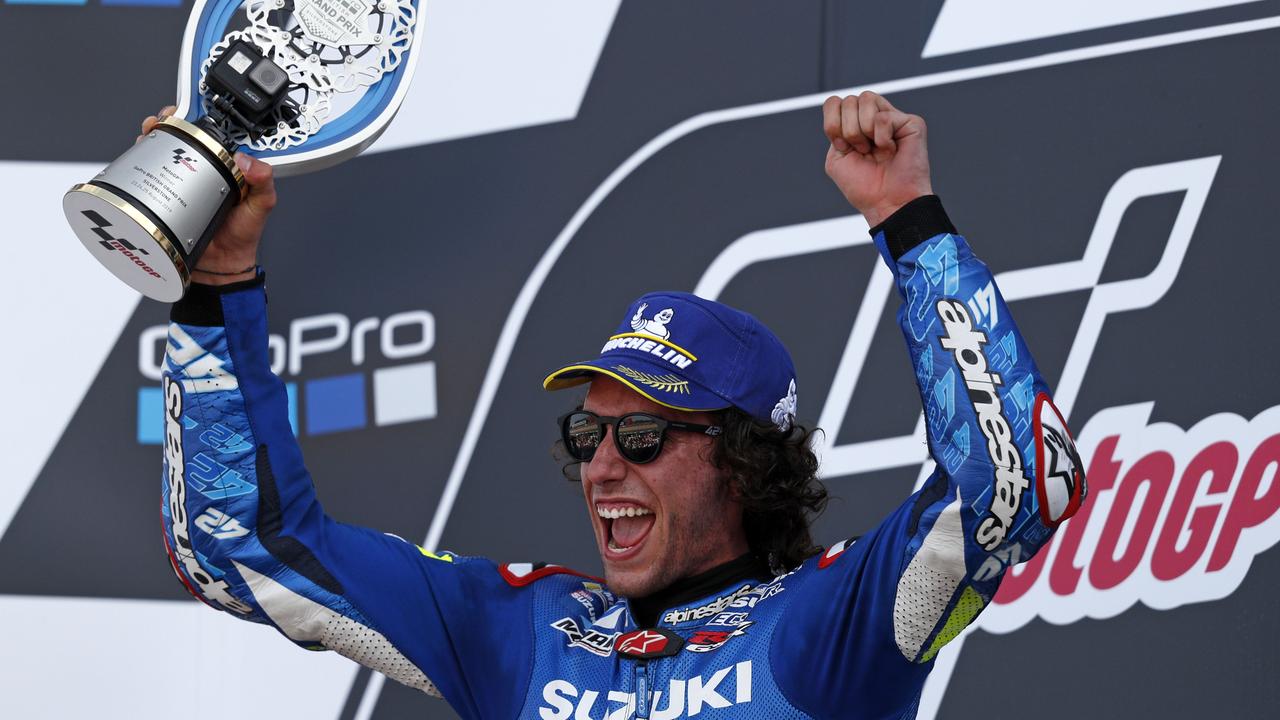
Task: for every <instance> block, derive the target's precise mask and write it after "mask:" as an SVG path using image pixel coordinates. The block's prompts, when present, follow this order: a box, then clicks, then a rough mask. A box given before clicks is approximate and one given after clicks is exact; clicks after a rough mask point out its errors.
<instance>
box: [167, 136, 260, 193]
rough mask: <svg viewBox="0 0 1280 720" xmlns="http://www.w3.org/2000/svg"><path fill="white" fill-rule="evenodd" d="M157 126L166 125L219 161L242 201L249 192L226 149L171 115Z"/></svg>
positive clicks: (241, 174) (242, 174) (233, 159)
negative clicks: (234, 183)
mask: <svg viewBox="0 0 1280 720" xmlns="http://www.w3.org/2000/svg"><path fill="white" fill-rule="evenodd" d="M158 125H168V126H169V127H172V128H173V129H175V130H177V131H178V132H181V133H182V134H183V135H186V136H188V137H190V138H191V139H192V140H195V141H196V142H198V143H200V145H201V146H202V147H204V149H205V150H208V151H209V152H210V153H211V154H212V155H213V156H214V157H216V158H218V159H219V160H221V161H222V164H223V165H224V166H225V167H226V168H227V170H228V171H229V172H230V173H231V176H232V177H234V178H235V180H236V184H237V185H238V186H240V199H241V200H243V199H244V196H245V194H246V193H247V192H248V190H249V186H248V184H246V183H245V181H244V173H242V172H240V166H239V165H237V164H236V159H235V157H234V156H232V154H231V153H229V152H227V149H226V148H225V147H223V146H222V143H220V142H218V141H217V140H214V139H213V137H212V136H211V135H209V133H207V132H205V131H204V130H203V129H202V128H200V126H198V125H192V124H191V123H189V122H187V121H186V120H183V119H182V118H180V117H176V116H173V115H170V116H169V117H167V118H165V119H163V120H161V121H160V122H159V123H158Z"/></svg>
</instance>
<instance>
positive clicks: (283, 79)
mask: <svg viewBox="0 0 1280 720" xmlns="http://www.w3.org/2000/svg"><path fill="white" fill-rule="evenodd" d="M205 82H206V84H207V85H208V86H209V91H210V92H212V93H216V94H217V95H218V96H220V97H221V99H223V100H229V101H230V104H231V109H232V110H234V112H231V113H229V114H230V115H231V116H232V117H233V118H235V119H237V120H240V121H242V122H247V123H248V124H249V127H246V128H245V130H248V131H249V132H250V133H251V134H257V133H259V132H261V131H262V130H263V129H264V128H262V127H261V123H262V121H263V120H264V119H265V118H266V117H267V116H268V115H269V114H270V113H271V111H272V110H273V109H275V108H276V106H277V105H279V104H280V101H281V100H283V99H284V96H285V93H286V92H287V91H288V89H289V73H287V72H285V70H284V68H281V67H280V66H279V65H277V64H275V63H274V62H272V61H271V60H270V59H268V58H267V57H266V56H264V55H263V54H262V52H261V51H260V50H258V48H257V47H256V46H254V45H253V44H251V43H247V42H244V41H243V40H238V41H236V42H235V43H233V44H232V45H231V46H230V47H228V48H227V49H226V51H224V52H223V53H222V55H220V56H218V59H217V60H216V61H214V63H213V66H212V67H210V68H209V73H208V75H207V76H206V77H205Z"/></svg>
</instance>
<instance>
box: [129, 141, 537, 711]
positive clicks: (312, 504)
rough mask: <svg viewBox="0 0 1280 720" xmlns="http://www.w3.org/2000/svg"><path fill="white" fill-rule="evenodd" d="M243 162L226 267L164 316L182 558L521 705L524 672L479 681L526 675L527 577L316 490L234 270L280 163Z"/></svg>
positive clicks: (471, 698) (361, 647)
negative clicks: (351, 511)
mask: <svg viewBox="0 0 1280 720" xmlns="http://www.w3.org/2000/svg"><path fill="white" fill-rule="evenodd" d="M144 131H145V127H144ZM242 167H244V172H245V175H246V177H247V178H248V180H249V182H250V184H251V188H252V189H251V191H250V193H249V195H248V198H247V199H246V200H245V201H244V202H243V203H242V204H241V205H240V206H238V207H237V208H236V209H235V210H234V211H233V214H232V215H231V217H230V218H229V219H228V221H227V223H226V224H225V225H224V226H223V228H222V229H221V230H220V231H219V233H218V235H217V236H215V238H214V240H213V246H212V247H211V249H210V251H209V252H208V253H206V254H205V256H204V257H203V258H202V259H201V268H203V269H205V270H213V271H215V272H216V273H232V274H231V275H225V274H212V273H204V274H203V275H201V274H199V273H197V275H196V278H197V280H198V281H205V280H207V281H208V283H207V284H196V285H193V286H192V287H191V289H190V290H189V292H188V294H187V295H186V297H184V298H183V299H182V300H181V301H179V302H178V303H176V304H175V305H174V306H173V310H172V315H171V323H170V325H169V342H168V346H167V348H166V355H165V362H164V373H163V392H164V411H165V417H164V423H165V443H164V479H163V483H162V493H163V502H162V508H161V517H162V523H163V530H164V542H165V547H166V549H167V551H168V555H169V559H170V561H171V564H172V566H173V570H174V572H175V573H176V574H177V576H178V578H179V579H180V580H181V581H182V583H183V584H184V585H185V586H186V588H187V590H188V591H189V592H190V593H191V594H192V595H194V596H195V597H196V598H197V599H199V600H201V601H203V602H205V603H206V604H208V605H210V606H212V607H214V608H217V609H219V610H223V611H226V612H227V613H229V614H231V615H233V616H235V617H238V618H241V619H245V620H251V621H254V622H260V623H265V624H268V625H271V626H273V627H275V628H276V629H277V630H278V631H279V632H280V633H282V634H283V635H285V636H286V637H287V638H289V639H290V640H292V641H293V642H294V643H296V644H298V645H300V646H302V647H304V648H307V649H312V650H323V649H329V650H334V651H337V652H338V653H340V654H342V655H345V656H347V657H349V658H351V659H353V660H355V661H357V662H359V663H361V664H364V665H366V666H368V667H370V668H372V669H374V670H376V671H378V672H381V673H384V674H385V675H387V676H388V677H390V678H392V679H394V680H397V681H399V682H402V683H404V684H406V685H408V686H410V687H413V688H416V689H418V690H421V691H424V692H427V693H431V694H435V695H442V696H443V697H444V698H446V699H447V700H448V701H449V702H450V704H451V705H453V707H454V709H455V710H457V711H458V713H459V714H460V715H462V717H466V718H473V717H514V716H515V715H516V714H517V713H518V712H519V708H520V704H521V703H522V702H523V695H524V687H522V686H521V684H520V682H518V681H515V682H504V683H492V682H489V683H486V682H484V681H485V679H486V678H490V677H495V678H518V679H523V678H527V677H528V676H529V670H530V663H531V659H530V658H531V657H532V637H531V635H530V633H529V631H528V625H527V622H526V621H525V618H527V617H528V614H529V612H530V610H531V607H532V597H531V588H524V587H522V586H520V582H519V579H518V578H513V577H511V575H510V573H507V574H505V575H504V574H503V572H502V571H501V570H500V569H499V568H498V567H496V566H495V565H494V564H493V563H491V562H489V561H487V560H482V559H468V558H461V557H457V556H453V555H450V554H448V553H444V554H439V555H437V554H433V553H429V552H426V551H425V550H422V549H420V548H419V547H418V546H416V545H413V544H412V543H409V542H406V541H404V540H402V539H400V538H397V537H394V536H391V535H386V534H383V533H380V532H376V531H373V530H369V529H366V528H360V527H354V526H351V525H345V524H342V523H339V522H337V521H335V520H333V519H332V518H330V517H329V516H328V515H327V514H326V513H325V512H324V509H323V508H322V507H321V505H320V503H319V501H318V500H317V498H316V492H315V488H314V486H313V484H312V480H311V476H310V474H309V473H308V472H307V469H306V467H305V466H304V465H303V460H302V453H301V450H300V449H299V447H298V444H297V442H296V441H295V439H294V436H293V433H292V429H291V427H290V424H289V417H288V398H287V395H286V392H285V387H284V384H283V383H282V382H281V381H280V380H279V378H277V377H276V376H275V375H273V374H272V372H271V370H270V361H269V357H270V353H269V350H268V345H267V315H266V294H265V290H264V287H263V285H264V277H263V275H262V273H261V272H260V271H258V270H256V269H251V270H250V271H249V272H246V273H236V272H235V271H237V270H242V269H244V268H246V267H250V268H252V267H253V265H254V263H255V258H256V254H257V245H258V240H259V238H260V237H261V234H262V228H263V224H264V223H265V221H266V217H267V214H268V213H269V211H270V210H271V207H272V206H273V205H274V199H275V191H274V188H273V187H272V181H271V169H270V167H268V166H266V165H265V164H263V163H261V162H257V161H250V162H248V163H247V164H246V165H244V166H242ZM206 263H210V265H208V266H206ZM348 481H353V482H355V481H358V479H357V478H352V479H349V480H348ZM426 510H427V509H426V508H424V512H425V511H426ZM495 649H501V651H500V652H498V651H495Z"/></svg>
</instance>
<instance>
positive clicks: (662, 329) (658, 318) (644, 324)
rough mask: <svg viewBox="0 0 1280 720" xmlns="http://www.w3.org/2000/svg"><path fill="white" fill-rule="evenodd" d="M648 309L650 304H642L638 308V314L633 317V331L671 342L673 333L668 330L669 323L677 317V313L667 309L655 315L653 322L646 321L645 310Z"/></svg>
mask: <svg viewBox="0 0 1280 720" xmlns="http://www.w3.org/2000/svg"><path fill="white" fill-rule="evenodd" d="M647 307H649V303H640V307H638V308H636V314H635V315H633V316H632V317H631V329H632V330H635V331H636V332H638V333H641V334H644V335H652V336H654V337H656V338H658V339H659V340H670V339H671V331H670V330H668V329H667V323H669V322H671V319H672V318H674V317H675V316H676V311H675V310H672V309H671V308H667V309H665V310H662V311H660V312H659V313H658V314H657V315H654V316H653V319H652V320H645V319H644V310H645V308H647Z"/></svg>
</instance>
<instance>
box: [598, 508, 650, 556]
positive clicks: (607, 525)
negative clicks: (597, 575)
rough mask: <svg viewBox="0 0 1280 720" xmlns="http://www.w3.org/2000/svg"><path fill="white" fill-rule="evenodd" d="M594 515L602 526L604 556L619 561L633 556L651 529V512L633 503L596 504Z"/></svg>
mask: <svg viewBox="0 0 1280 720" xmlns="http://www.w3.org/2000/svg"><path fill="white" fill-rule="evenodd" d="M596 515H598V516H599V517H600V522H601V523H602V524H603V526H604V535H605V547H606V548H607V552H606V555H607V556H609V558H610V559H617V560H621V559H624V558H626V557H629V556H630V555H632V554H634V553H635V552H636V551H638V550H639V548H640V546H641V545H642V544H644V541H645V538H647V537H649V531H650V530H652V529H653V523H654V519H655V517H654V514H653V511H652V510H650V509H649V508H647V507H644V506H642V505H637V504H635V503H624V502H610V503H597V504H596Z"/></svg>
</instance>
